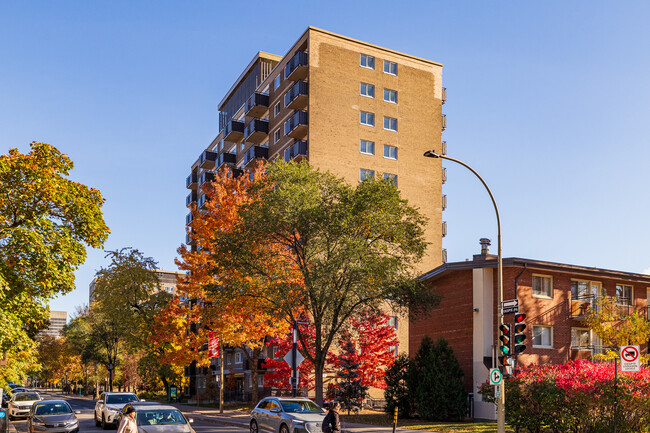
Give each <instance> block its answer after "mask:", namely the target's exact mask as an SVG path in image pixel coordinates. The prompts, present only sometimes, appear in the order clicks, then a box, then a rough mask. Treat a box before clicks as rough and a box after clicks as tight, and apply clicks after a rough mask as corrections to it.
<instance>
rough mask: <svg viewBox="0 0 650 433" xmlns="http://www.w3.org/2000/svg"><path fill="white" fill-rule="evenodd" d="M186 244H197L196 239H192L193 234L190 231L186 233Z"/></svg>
mask: <svg viewBox="0 0 650 433" xmlns="http://www.w3.org/2000/svg"><path fill="white" fill-rule="evenodd" d="M185 244H186V245H195V244H196V241H195V240H194V239H192V236H191V235H190V234H189V233H187V234H186V235H185Z"/></svg>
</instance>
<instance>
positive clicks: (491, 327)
mask: <svg viewBox="0 0 650 433" xmlns="http://www.w3.org/2000/svg"><path fill="white" fill-rule="evenodd" d="M496 268H497V257H496V256H495V255H490V254H489V253H488V251H487V248H484V249H483V251H482V254H479V255H475V256H474V258H473V260H471V261H465V262H455V263H445V264H443V265H442V266H439V267H437V268H435V269H433V270H432V271H430V272H428V273H426V274H425V275H424V276H423V278H424V279H425V281H426V283H427V284H428V285H430V286H431V287H434V288H435V290H436V291H437V292H438V293H440V294H441V295H443V299H442V302H441V304H440V306H439V307H438V308H436V309H435V310H434V311H433V312H432V313H431V315H430V316H429V317H422V318H418V319H412V320H411V322H410V332H409V348H410V354H411V356H414V355H415V353H416V352H417V349H418V347H419V345H420V342H421V341H422V338H423V337H424V336H425V335H429V336H430V337H431V338H433V339H434V340H435V339H437V338H439V337H444V338H445V339H446V340H448V341H449V343H450V345H451V346H452V347H453V349H454V353H455V355H456V357H457V358H458V360H459V362H460V365H461V367H462V369H463V371H464V373H465V388H466V390H467V391H468V392H473V393H474V397H475V406H474V407H475V410H474V414H475V417H477V418H485V419H494V416H495V412H494V405H492V404H487V403H483V402H482V401H480V396H479V395H478V394H477V392H476V391H477V388H478V386H480V385H481V384H482V383H484V382H486V381H487V379H488V367H489V366H491V362H492V348H493V344H494V342H495V338H496V336H497V312H496V290H497V270H496ZM603 296H608V297H615V298H616V299H617V304H618V305H619V307H620V309H621V312H622V313H623V314H625V313H626V312H632V311H641V312H643V314H644V315H645V317H646V318H648V317H649V315H648V313H650V311H649V310H648V306H649V305H650V275H645V274H635V273H629V272H621V271H612V270H606V269H599V268H590V267H584V266H575V265H567V264H562V263H553V262H543V261H539V260H530V259H522V258H516V257H510V258H504V259H503V299H504V300H509V299H518V300H519V310H520V312H522V313H526V314H527V318H526V324H527V328H526V330H525V332H526V335H527V339H526V345H527V349H526V351H525V352H524V353H523V354H522V355H520V356H519V358H518V361H519V362H521V363H523V364H524V365H526V364H531V363H537V364H544V363H565V362H567V361H569V360H571V359H577V358H589V357H590V356H591V355H592V354H594V353H597V352H599V351H601V350H603V348H602V347H601V345H600V342H599V341H598V338H597V336H596V335H595V334H593V333H592V332H590V330H589V329H588V328H587V327H586V326H585V325H584V323H583V319H584V311H585V309H586V308H589V307H590V306H591V305H593V302H594V301H595V300H596V299H598V298H599V297H603ZM505 321H506V323H508V322H512V321H513V316H512V315H509V316H505ZM641 351H642V353H644V354H645V353H647V352H648V345H647V344H646V345H645V346H642V348H641Z"/></svg>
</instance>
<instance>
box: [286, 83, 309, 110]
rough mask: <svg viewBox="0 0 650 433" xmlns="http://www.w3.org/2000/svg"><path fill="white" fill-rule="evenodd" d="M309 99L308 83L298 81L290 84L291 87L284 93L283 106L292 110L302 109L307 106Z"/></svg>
mask: <svg viewBox="0 0 650 433" xmlns="http://www.w3.org/2000/svg"><path fill="white" fill-rule="evenodd" d="M308 101H309V84H307V82H306V81H298V82H296V84H294V85H293V86H291V89H289V91H288V92H287V93H285V94H284V106H285V107H287V108H291V109H292V110H303V109H305V108H307V103H308Z"/></svg>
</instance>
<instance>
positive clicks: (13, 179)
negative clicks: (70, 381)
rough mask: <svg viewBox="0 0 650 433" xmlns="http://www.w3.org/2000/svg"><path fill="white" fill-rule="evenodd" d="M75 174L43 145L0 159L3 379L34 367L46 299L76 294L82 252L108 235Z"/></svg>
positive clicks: (96, 198) (96, 195)
mask: <svg viewBox="0 0 650 433" xmlns="http://www.w3.org/2000/svg"><path fill="white" fill-rule="evenodd" d="M72 168H73V163H72V161H71V160H70V158H69V157H68V156H66V155H64V154H62V153H60V152H59V150H57V149H56V148H55V147H53V146H51V145H49V144H45V143H36V142H33V143H31V150H30V152H29V153H27V154H22V153H20V152H19V151H18V150H17V149H13V148H12V149H10V150H9V153H8V154H6V155H2V156H0V317H2V322H3V323H2V326H0V353H5V354H6V355H7V357H8V367H7V368H6V369H0V380H2V378H3V377H8V376H11V375H13V374H14V372H19V371H22V373H20V374H24V372H25V371H28V370H29V369H30V368H31V364H32V363H33V361H34V360H35V357H34V356H35V354H36V344H35V342H34V337H35V335H36V332H37V331H38V330H39V329H41V328H43V327H45V325H46V320H47V318H48V316H47V314H48V311H47V303H48V301H49V300H50V299H52V298H53V297H54V296H57V295H60V294H65V293H68V292H70V291H71V290H73V289H74V271H75V270H76V269H77V268H78V267H79V266H80V265H81V264H82V263H83V262H84V260H85V259H86V247H88V246H90V247H93V248H99V247H101V246H102V245H103V243H104V241H105V240H106V238H107V237H108V233H109V230H108V227H106V224H105V223H104V219H103V216H102V211H101V208H102V205H103V203H104V199H103V198H102V196H101V194H100V192H99V191H98V190H96V189H92V188H89V187H87V186H85V185H83V184H80V183H77V182H74V181H72V180H70V179H68V176H69V174H70V170H72ZM12 377H14V378H15V376H12Z"/></svg>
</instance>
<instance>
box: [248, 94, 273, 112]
mask: <svg viewBox="0 0 650 433" xmlns="http://www.w3.org/2000/svg"><path fill="white" fill-rule="evenodd" d="M268 110H269V95H268V94H266V93H257V92H256V93H253V94H252V95H251V97H250V98H248V99H247V100H246V108H245V109H244V112H245V113H246V116H250V117H264V115H265V114H266V113H267V112H268Z"/></svg>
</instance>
